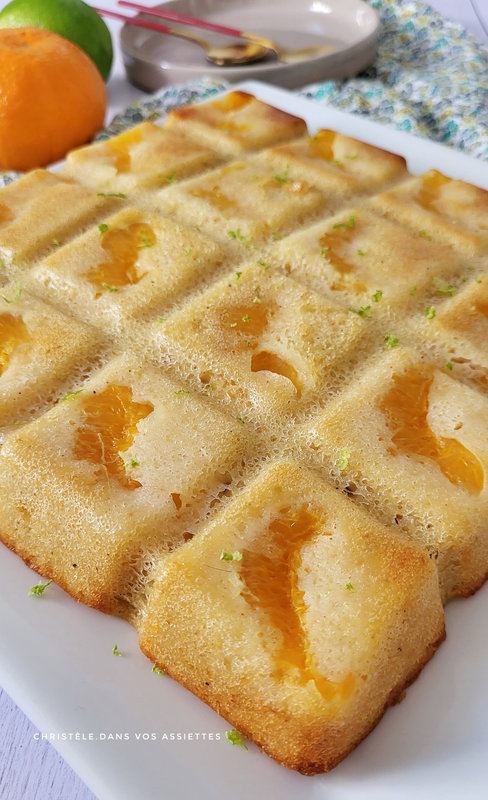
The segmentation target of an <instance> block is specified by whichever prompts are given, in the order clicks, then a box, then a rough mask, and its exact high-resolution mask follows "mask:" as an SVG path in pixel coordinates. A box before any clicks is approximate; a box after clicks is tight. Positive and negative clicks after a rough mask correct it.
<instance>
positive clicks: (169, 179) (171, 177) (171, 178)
mask: <svg viewBox="0 0 488 800" xmlns="http://www.w3.org/2000/svg"><path fill="white" fill-rule="evenodd" d="M166 180H167V182H168V183H178V178H177V177H176V171H175V170H173V172H170V173H169V175H168V176H167V177H166Z"/></svg>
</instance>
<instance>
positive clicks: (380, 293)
mask: <svg viewBox="0 0 488 800" xmlns="http://www.w3.org/2000/svg"><path fill="white" fill-rule="evenodd" d="M382 297H383V290H382V289H376V292H375V293H374V294H373V295H371V300H372V301H373V303H379V302H380V300H381V298H382Z"/></svg>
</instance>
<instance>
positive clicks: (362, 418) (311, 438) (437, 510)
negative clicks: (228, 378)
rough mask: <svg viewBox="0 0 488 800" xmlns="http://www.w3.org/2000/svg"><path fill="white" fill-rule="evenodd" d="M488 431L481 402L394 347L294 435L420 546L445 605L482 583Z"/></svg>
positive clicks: (487, 411) (343, 484) (487, 563)
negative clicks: (434, 570) (430, 562)
mask: <svg viewBox="0 0 488 800" xmlns="http://www.w3.org/2000/svg"><path fill="white" fill-rule="evenodd" d="M391 341H392V340H390V342H391ZM487 426H488V398H487V397H486V396H483V395H482V394H481V393H479V392H477V391H475V390H473V389H471V388H470V387H469V386H467V385H464V384H462V383H459V382H458V381H456V380H454V379H453V377H452V376H451V374H450V373H448V371H446V370H440V369H438V368H436V367H435V366H434V365H433V364H432V363H430V362H428V361H427V360H426V359H425V358H424V357H422V356H420V355H419V354H417V353H416V352H414V351H412V350H409V349H408V348H403V347H401V346H398V347H397V348H394V349H392V350H390V351H388V350H386V351H385V353H384V354H379V355H377V356H376V357H375V361H374V364H372V365H369V366H368V367H367V368H365V370H364V371H363V374H362V376H361V377H360V379H359V380H356V381H355V382H354V384H352V385H351V386H350V387H349V388H347V389H346V390H345V391H344V393H343V394H342V395H339V396H338V397H337V398H334V400H333V401H331V403H330V404H329V406H328V407H327V409H326V410H325V412H324V413H323V414H321V415H319V416H318V417H317V418H316V419H315V420H313V421H312V422H309V423H307V424H306V425H305V426H304V428H303V430H302V434H303V441H304V447H305V449H306V450H307V451H308V453H309V455H310V457H311V459H312V460H313V461H314V463H318V464H322V466H323V467H325V469H326V471H327V473H328V475H329V476H330V477H331V478H333V479H334V480H335V482H336V485H337V486H338V487H340V488H341V489H343V491H346V492H347V493H348V494H350V495H351V496H353V497H354V498H355V499H356V500H357V502H358V503H362V504H365V505H366V506H367V507H368V508H369V509H370V510H371V511H372V513H375V514H377V515H378V516H379V518H381V519H382V520H384V521H385V522H387V523H389V524H392V525H396V526H398V527H399V528H401V529H403V530H405V532H406V533H407V534H408V535H410V536H411V537H412V539H414V540H415V541H416V542H418V543H419V544H421V545H423V546H424V547H425V548H426V550H427V551H428V552H429V553H430V555H431V557H432V558H433V560H434V561H435V562H436V563H437V567H438V570H439V581H440V586H441V591H442V596H443V598H444V599H445V600H447V599H449V598H450V597H453V596H457V595H468V594H470V593H472V592H474V591H475V590H476V589H477V588H478V587H479V586H480V585H481V584H482V583H483V582H484V580H485V578H486V577H487V575H488V443H487V438H486V434H485V431H486V429H487Z"/></svg>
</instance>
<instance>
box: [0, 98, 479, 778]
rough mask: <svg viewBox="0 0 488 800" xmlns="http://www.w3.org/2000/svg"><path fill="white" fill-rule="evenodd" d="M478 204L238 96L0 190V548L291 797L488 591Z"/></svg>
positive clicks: (353, 143)
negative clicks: (106, 618) (289, 777)
mask: <svg viewBox="0 0 488 800" xmlns="http://www.w3.org/2000/svg"><path fill="white" fill-rule="evenodd" d="M237 157H238V158H239V159H240V160H233V159H236V158H237ZM87 187H91V188H87ZM487 203H488V193H486V192H483V191H482V190H480V189H478V188H476V187H473V186H469V185H468V184H466V183H463V182H462V181H456V180H449V179H446V178H444V177H443V176H440V175H439V174H438V173H436V172H434V171H430V172H429V173H426V175H424V176H420V177H417V178H410V176H408V173H407V172H406V167H405V162H404V160H403V159H402V158H401V157H400V156H397V155H395V154H392V153H387V152H385V151H382V150H380V149H378V148H374V147H372V146H370V145H367V144H365V143H362V142H359V141H357V140H355V139H352V138H350V137H346V136H344V135H342V134H340V133H335V132H333V131H328V130H323V131H319V133H318V134H317V135H316V136H315V137H308V136H306V127H305V124H304V123H303V121H302V120H300V119H299V118H297V117H294V116H293V115H290V114H287V113H285V112H283V111H281V110H278V109H275V108H272V107H270V106H268V105H267V104H265V103H262V102H261V101H259V100H257V99H256V98H254V97H252V95H249V94H248V93H245V92H239V91H238V92H231V93H229V94H228V95H227V96H226V97H225V98H220V99H218V100H216V101H210V102H207V103H205V104H202V105H199V106H193V107H189V108H185V109H180V110H177V111H174V112H172V113H171V114H170V115H169V117H168V120H167V122H166V124H165V126H164V127H162V128H159V127H157V126H154V125H152V124H151V123H142V124H141V125H139V126H136V127H135V128H134V129H132V130H130V131H127V132H125V133H123V134H121V135H120V136H119V137H115V138H114V139H113V140H111V141H110V142H103V143H100V142H99V143H97V144H95V145H93V146H90V147H87V148H82V149H80V150H78V151H75V152H74V153H73V154H72V155H71V156H70V157H69V158H68V163H67V166H66V168H65V170H64V172H63V173H62V174H61V175H59V174H58V175H57V176H55V175H53V174H50V173H48V172H46V171H44V170H37V171H34V172H33V173H30V174H29V175H26V176H25V177H24V178H22V179H21V180H20V181H18V182H17V183H15V184H12V185H11V186H9V187H7V188H5V189H2V190H0V258H1V259H2V261H3V262H4V266H5V270H4V272H2V274H0V283H1V284H2V286H4V285H5V284H7V285H6V286H5V288H3V289H2V293H1V295H0V298H1V297H2V296H3V300H1V299H0V302H1V303H2V308H1V309H0V448H1V449H0V508H1V509H2V520H1V523H0V540H2V541H3V542H4V543H5V544H6V545H7V546H8V547H9V548H11V549H12V550H14V551H15V552H16V553H18V554H19V555H20V556H21V557H22V558H23V559H24V560H25V562H26V563H27V564H28V565H29V566H31V567H32V568H33V569H35V570H36V571H38V572H39V573H40V574H42V575H43V576H45V577H48V578H51V579H52V580H55V581H56V582H57V583H58V584H59V585H60V586H61V587H62V588H63V589H65V590H66V591H68V592H69V593H70V594H71V595H72V596H73V597H74V598H75V599H76V600H77V601H79V602H83V603H85V604H87V605H90V606H92V607H94V608H96V609H99V610H101V611H103V612H106V613H111V614H115V615H119V616H121V617H124V618H125V619H128V620H129V621H130V622H132V623H133V624H134V626H135V627H136V628H137V630H138V632H139V635H140V644H141V648H142V650H143V652H145V653H146V654H147V655H148V657H149V658H151V659H152V660H153V661H154V662H155V663H156V664H158V665H160V666H161V667H163V668H164V669H166V670H167V672H168V674H170V675H171V676H172V677H174V678H175V679H176V680H178V681H180V683H181V684H182V685H184V686H186V687H187V688H188V689H189V690H190V691H192V692H193V693H194V694H195V695H196V696H198V697H200V698H201V699H202V700H204V701H205V702H207V703H208V704H209V705H211V706H212V707H213V708H214V709H215V710H216V711H217V712H219V713H221V714H222V715H223V716H224V717H225V718H226V719H228V720H229V722H230V723H231V724H232V725H234V726H235V727H236V728H238V729H239V730H240V731H241V732H242V733H243V734H244V735H246V736H248V737H249V738H250V739H252V740H253V741H255V742H256V744H257V745H258V746H259V747H260V748H261V749H262V750H263V752H266V753H267V754H269V755H270V756H271V757H272V758H274V759H275V760H276V761H278V762H279V763H281V764H283V765H284V766H286V767H288V768H290V769H295V770H298V771H300V772H302V773H303V774H307V775H312V774H316V773H318V772H322V771H327V770H330V769H332V768H333V767H334V766H335V765H336V764H337V763H339V761H340V760H342V759H343V758H344V757H345V756H346V755H347V753H349V752H350V751H351V750H352V749H353V748H354V747H356V746H357V744H358V743H359V742H360V741H362V739H363V738H364V737H365V736H366V735H367V734H368V732H369V731H370V730H372V728H373V727H374V726H375V725H376V724H377V722H378V720H379V719H380V718H381V716H382V715H383V714H384V712H385V710H386V709H387V708H388V707H389V706H390V705H391V704H393V703H396V702H399V701H400V700H401V699H402V698H403V697H404V694H405V690H406V688H407V687H408V685H409V684H410V683H411V682H412V681H413V680H414V679H415V677H416V676H417V674H418V673H419V672H420V670H421V669H422V667H423V665H424V664H425V663H427V661H428V660H429V659H430V658H431V657H432V655H433V653H434V652H435V650H436V648H437V647H438V645H439V644H440V642H441V641H442V639H443V638H444V635H445V631H444V618H443V608H442V602H441V594H442V598H443V599H444V601H446V600H447V599H449V597H451V596H467V595H469V594H471V593H472V592H474V591H476V589H477V588H479V586H481V584H482V583H483V582H484V580H485V579H486V577H487V575H488V477H487V476H488V445H486V436H485V431H486V429H487V427H488V394H487V390H488V360H487V355H486V352H485V351H486V347H485V344H486V342H485V340H486V333H487V330H486V326H487V320H488V300H487V298H488V295H487V290H486V286H487V285H488V277H487V276H488V229H487V227H486V208H487ZM467 254H468V255H469V259H468V260H469V266H466V255H467ZM7 282H9V283H7ZM39 296H41V297H42V298H43V302H41V301H40V300H38V297H39ZM4 303H5V304H4ZM60 309H62V311H61V310H60ZM426 312H427V313H426ZM122 353H123V355H121V354H122ZM405 376H406V377H405ZM406 378H408V380H406ZM402 381H403V382H402ZM395 387H396V388H395ZM399 387H400V388H399ZM412 387H413V388H412ZM415 387H417V388H415ZM405 397H406V398H407V403H405ZM27 398H29V400H27ZM402 398H403V399H402ZM419 398H420V399H419ZM2 404H3V405H2ZM5 409H6V410H5ZM420 434H422V435H420ZM338 490H341V491H338ZM195 653H198V658H195Z"/></svg>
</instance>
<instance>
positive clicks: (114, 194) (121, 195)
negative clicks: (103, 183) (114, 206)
mask: <svg viewBox="0 0 488 800" xmlns="http://www.w3.org/2000/svg"><path fill="white" fill-rule="evenodd" d="M97 197H118V198H120V199H121V200H125V199H126V197H127V195H126V194H124V193H123V192H97Z"/></svg>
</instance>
